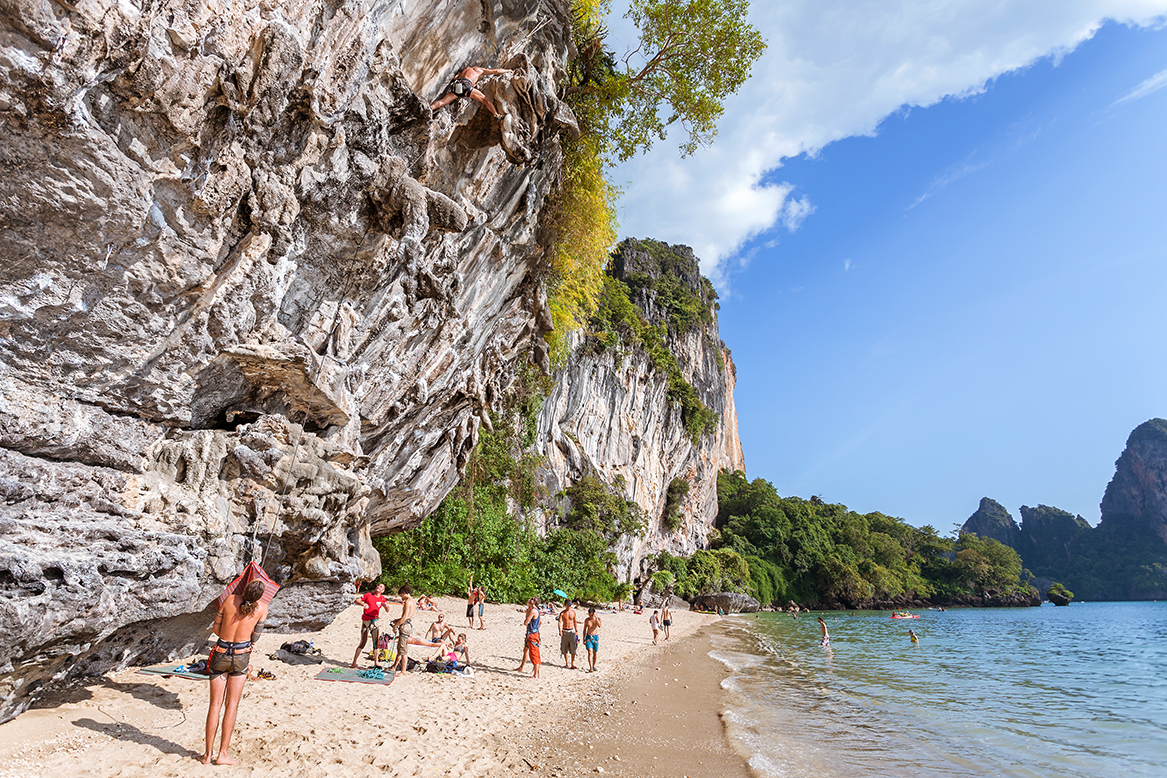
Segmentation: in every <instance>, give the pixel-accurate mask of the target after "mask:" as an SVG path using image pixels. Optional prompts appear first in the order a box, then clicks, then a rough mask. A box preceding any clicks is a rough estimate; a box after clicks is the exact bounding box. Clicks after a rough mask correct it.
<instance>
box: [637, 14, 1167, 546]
mask: <svg viewBox="0 0 1167 778" xmlns="http://www.w3.org/2000/svg"><path fill="white" fill-rule="evenodd" d="M921 5H927V6H928V7H929V9H930V12H929V13H928V14H927V15H924V16H921V17H920V18H919V19H911V18H903V17H905V16H910V14H911V13H912V12H914V11H915V10H916V9H917V8H919V7H920V6H921ZM980 5H983V4H975V3H972V4H969V3H961V2H954V3H940V2H936V3H927V4H906V5H904V6H903V8H904V9H905V10H904V13H903V14H900V15H898V16H897V15H894V14H892V15H889V16H886V17H885V18H883V19H880V20H874V21H873V20H871V19H860V20H853V22H854V23H853V25H851V26H852V27H853V31H852V32H846V31H845V32H843V33H841V34H840V33H837V30H838V27H839V24H838V16H837V13H836V14H834V15H832V14H831V13H827V14H826V17H827V18H826V19H823V18H818V17H819V16H820V15H821V14H823V13H824V9H825V10H826V11H831V10H832V9H833V10H834V11H835V12H839V11H840V9H842V10H843V11H846V10H848V9H851V8H862V7H863V6H862V5H848V4H846V3H829V2H818V3H809V2H808V3H798V2H794V3H788V4H784V5H783V6H782V12H781V14H780V18H773V17H772V16H770V15H769V14H770V13H771V11H772V9H771V8H770V7H769V6H766V9H765V11H766V14H767V15H765V16H764V18H760V19H757V20H755V21H754V23H755V24H757V25H758V26H759V27H760V28H762V29H763V32H765V33H767V38H768V39H769V40H770V41H771V49H772V52H771V53H768V54H767V57H768V58H770V60H771V61H763V62H762V63H759V64H760V67H759V71H760V76H761V77H762V80H763V82H764V84H763V87H764V89H763V91H762V92H758V91H753V92H751V89H753V90H757V86H756V85H747V88H746V89H745V90H743V99H742V100H740V101H738V103H736V104H731V105H730V106H729V107H728V110H727V114H726V120H725V122H723V125H722V133H721V135H720V136H719V140H718V141H717V142H716V143H715V145H714V148H713V149H710V150H707V151H703V152H699V153H698V155H695V156H694V157H692V158H689V159H688V160H678V159H677V158H676V152H675V147H672V148H667V149H655V150H654V151H653V152H651V153H650V154H649V155H647V156H646V157H645V158H641V159H638V160H637V161H635V162H634V163H633V164H632V165H630V166H626V167H625V168H622V169H621V170H620V171H618V172H619V173H624V174H625V175H626V176H628V177H630V178H632V177H634V176H635V177H636V178H632V180H634V181H643V180H644V179H643V175H644V172H645V170H646V168H647V169H651V170H659V171H664V172H663V174H662V175H661V176H660V178H663V179H664V180H667V181H670V186H669V187H668V189H669V191H668V192H666V193H664V196H663V197H662V196H661V195H656V196H657V198H658V199H664V200H665V202H666V206H664V207H661V206H658V205H656V204H655V203H654V202H653V201H652V198H653V196H654V193H653V192H652V191H651V189H650V188H648V187H647V186H646V185H644V184H642V183H637V184H635V185H633V186H632V187H631V189H632V191H631V192H630V195H631V197H626V199H625V206H624V214H623V219H622V233H623V234H626V235H634V236H636V237H655V238H659V239H662V240H667V241H670V242H682V243H688V244H689V245H693V246H694V247H695V248H697V249H698V253H699V255H701V256H702V257H703V260H704V261H703V268H704V270H705V272H706V274H707V275H710V276H711V277H713V278H714V279H715V280H716V281H717V282H718V284H719V287H720V288H721V290H722V295H723V297H722V306H721V313H720V320H721V332H722V337H723V339H724V340H725V341H726V343H727V344H728V345H729V346H730V348H731V349H732V351H733V354H734V360H735V362H736V364H737V368H738V385H737V393H736V400H737V406H738V416H739V420H740V423H741V435H742V440H743V445H744V447H745V453H746V462H747V466H748V472H749V475H750V476H751V477H762V478H766V479H767V480H770V481H771V482H773V483H774V485H775V486H776V487H777V488H778V490H779V492H780V493H782V494H797V495H800V496H804V497H809V496H810V495H812V494H818V495H820V496H822V497H823V499H826V500H828V501H832V502H842V503H845V504H847V505H848V506H850V507H852V508H854V509H856V510H860V511H864V512H866V511H874V510H880V511H883V512H885V513H889V514H893V515H897V516H901V517H903V518H905V519H907V520H908V521H909V522H911V523H913V524H932V525H934V526H935V527H937V528H938V529H940V530H941V531H948V530H949V529H951V528H952V527H953V526H954V525H957V524H959V523H961V522H963V520H964V519H965V518H967V516H968V515H969V514H970V513H971V512H972V511H973V510H975V508H976V506H977V502H978V500H979V499H980V498H981V497H982V496H986V495H987V496H990V497H993V498H995V499H997V500H998V501H1000V502H1001V503H1002V504H1004V505H1005V506H1006V507H1007V508H1008V509H1009V510H1010V511H1011V512H1012V513H1013V514H1014V516H1015V517H1016V518H1018V519H1019V518H1020V516H1019V514H1018V511H1017V509H1018V507H1019V506H1020V505H1022V504H1027V505H1037V504H1038V503H1043V504H1047V505H1056V506H1058V507H1061V508H1064V509H1066V510H1069V511H1072V512H1074V513H1080V514H1081V515H1083V516H1084V517H1085V518H1086V519H1087V520H1089V521H1090V522H1091V523H1095V522H1097V520H1098V503H1099V501H1100V499H1101V497H1102V494H1103V491H1104V489H1105V487H1106V484H1107V482H1108V481H1109V479H1110V477H1111V475H1112V474H1113V471H1114V460H1115V459H1116V458H1117V457H1118V455H1119V454H1120V453H1121V451H1122V447H1123V445H1124V443H1125V440H1126V436H1127V435H1128V434H1129V433H1130V431H1131V429H1133V428H1134V427H1135V426H1136V425H1137V424H1139V423H1141V422H1143V421H1145V420H1146V419H1148V418H1151V417H1153V416H1167V394H1165V392H1164V388H1165V387H1167V345H1165V343H1167V341H1165V340H1164V334H1165V328H1164V326H1163V323H1164V316H1163V313H1162V311H1163V309H1164V304H1163V297H1164V292H1167V146H1165V144H1164V139H1165V138H1167V88H1162V89H1159V88H1158V87H1160V86H1167V30H1165V29H1163V25H1162V19H1161V18H1160V19H1158V20H1157V19H1156V18H1155V15H1156V14H1162V13H1164V11H1167V8H1164V7H1163V6H1162V5H1161V4H1160V5H1156V4H1154V3H1087V2H1081V3H1071V2H1066V3H1064V5H1056V6H1051V8H1053V9H1055V10H1061V9H1065V12H1064V13H1060V15H1059V13H1045V14H1041V13H1029V11H1030V10H1032V6H1034V5H1042V4H1041V3H1027V4H1009V3H1001V4H997V5H995V6H993V8H994V9H1000V8H1004V9H1005V10H1003V11H1000V12H997V11H996V10H995V13H996V15H995V16H991V18H986V15H985V14H984V13H983V10H982V9H981V8H980ZM792 7H793V10H791V8H792ZM1018 8H1020V9H1022V10H1021V11H1017V9H1018ZM938 9H946V10H947V11H948V12H946V13H939V12H938ZM1046 10H1047V11H1048V10H1049V9H1046ZM970 14H971V16H970ZM1124 14H1126V16H1124ZM845 15H846V14H845ZM1108 16H1109V17H1116V18H1120V19H1126V20H1127V21H1128V22H1133V24H1119V23H1115V22H1113V21H1105V18H1106V17H1108ZM848 18H849V16H848ZM773 24H777V25H780V26H781V27H782V29H781V30H779V29H778V28H777V27H773V28H770V29H768V25H773ZM880 24H884V25H885V26H884V27H882V28H880ZM1138 25H1146V26H1138ZM872 28H875V29H876V30H877V31H878V34H875V35H869V34H868V31H869V30H871V29H872ZM816 31H817V32H818V33H819V34H818V36H817V37H816V35H815V33H816ZM849 35H850V36H851V37H850V38H848V36H849ZM840 37H842V38H844V39H846V40H845V41H844V42H843V43H840V42H839V41H838V40H837V39H838V38H840ZM808 40H809V41H810V43H806V41H808ZM916 40H920V41H924V43H923V44H921V45H920V46H919V47H918V49H912V46H913V45H914V44H913V41H916ZM937 41H940V43H939V44H938V43H937ZM776 45H777V50H775V47H776ZM836 45H842V46H843V48H844V49H845V52H846V53H845V54H838V53H836V52H835V51H833V49H832V47H833V46H836ZM800 46H801V47H802V48H801V49H799V48H798V47H800ZM808 47H809V48H808ZM937 52H940V53H939V54H937ZM808 62H809V63H810V65H809V66H808V65H807V64H806V63H808ZM792 63H793V64H792ZM799 68H802V70H801V72H796V73H795V75H794V76H789V73H791V72H793V71H798V70H799ZM905 74H906V75H905ZM788 77H789V81H787V80H784V79H787V78H788ZM897 79H899V81H897ZM1140 85H1142V88H1141V89H1140ZM763 93H765V94H767V95H776V96H777V99H776V100H770V99H769V97H759V95H760V94H763ZM824 93H825V94H826V96H825V97H821V98H820V97H819V96H818V95H820V94H824ZM872 95H876V97H874V98H873V97H872ZM759 139H765V142H764V143H763V144H762V145H763V146H764V148H765V149H767V151H765V152H763V153H761V154H759V153H758V152H757V149H758V146H759ZM662 145H667V144H662ZM664 152H670V153H671V156H667V155H666V154H665V153H664ZM729 160H734V161H735V162H734V163H730V162H729ZM742 160H745V161H744V162H742ZM739 162H740V164H741V165H743V167H741V168H740V169H738V170H736V171H731V173H733V175H731V176H727V177H725V179H724V180H725V183H724V186H723V187H722V188H721V189H720V190H719V188H718V184H717V182H716V181H715V180H713V178H711V177H710V176H709V175H708V174H703V172H702V171H709V170H711V169H714V168H719V169H723V168H726V167H732V164H737V163H739ZM689 180H693V181H698V182H710V181H712V184H711V185H703V186H697V187H693V188H692V189H686V186H685V183H686V181H689ZM686 198H688V199H691V200H692V201H693V202H687V201H686ZM670 200H671V201H670ZM670 208H672V209H674V210H676V211H679V212H680V213H685V212H686V210H687V209H693V212H694V213H697V212H701V211H706V212H710V213H714V214H716V213H717V212H718V209H719V208H721V209H722V210H723V212H725V213H735V214H741V215H740V217H738V218H737V220H736V221H734V220H733V219H727V218H715V219H711V220H709V221H708V223H707V224H702V223H701V221H700V219H696V218H684V219H675V218H673V219H670V218H669V210H670Z"/></svg>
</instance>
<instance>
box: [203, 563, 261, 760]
mask: <svg viewBox="0 0 1167 778" xmlns="http://www.w3.org/2000/svg"><path fill="white" fill-rule="evenodd" d="M263 593H264V585H263V581H252V582H251V583H249V584H247V586H246V587H245V588H244V589H243V592H242V594H239V593H236V594H232V595H231V596H230V597H228V598H227V599H226V600H224V601H223V604H222V605H220V606H219V612H218V613H217V614H215V627H214V631H215V635H217V636H218V641H217V642H216V643H215V648H214V650H212V651H211V657H210V659H208V660H207V673H208V675H210V677H211V700H210V704H209V705H208V706H207V731H206V734H207V750H206V751H204V752H203V755H202V756H201V757H199V761H200V762H202V763H203V764H210V763H211V750H212V749H213V748H214V747H215V732H216V731H217V730H218V729H219V710H220V709H221V708H222V707H223V702H224V701H226V703H227V707H226V709H225V710H224V711H223V736H222V739H221V740H220V742H219V755H218V756H216V757H215V764H237V762H236V761H235V760H234V759H232V758H230V757H229V756H227V749H228V748H230V746H231V734H232V733H233V732H234V731H235V714H236V713H238V711H239V698H240V697H241V696H242V695H243V685H244V684H245V683H247V665H248V664H250V662H251V648H252V646H253V645H254V644H255V641H257V640H259V635H260V633H262V632H263V624H264V620H265V619H266V618H267V603H265V602H263V601H262V598H263Z"/></svg>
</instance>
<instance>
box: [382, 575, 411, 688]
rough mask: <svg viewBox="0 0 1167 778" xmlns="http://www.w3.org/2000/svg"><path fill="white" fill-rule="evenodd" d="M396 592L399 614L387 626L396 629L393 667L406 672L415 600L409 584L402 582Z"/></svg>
mask: <svg viewBox="0 0 1167 778" xmlns="http://www.w3.org/2000/svg"><path fill="white" fill-rule="evenodd" d="M397 594H398V595H399V596H400V597H401V615H400V616H399V617H397V618H396V619H394V620H393V621H392V622H390V625H389V626H391V627H393V628H394V629H396V630H397V661H396V662H394V663H393V669H394V670H400V671H401V672H403V673H404V672H407V670H406V669H405V668H406V667H407V666H408V665H407V663H406V662H407V660H408V658H409V636H410V635H412V634H413V612H414V611H415V610H416V609H417V602H416V601H415V600H414V599H413V596H412V595H413V589H412V588H411V587H410V585H409V584H404V585H403V586H402V587H401V588H400V589H398V590H397Z"/></svg>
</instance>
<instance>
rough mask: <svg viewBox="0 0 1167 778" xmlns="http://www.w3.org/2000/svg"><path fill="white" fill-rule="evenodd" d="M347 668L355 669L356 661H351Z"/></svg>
mask: <svg viewBox="0 0 1167 778" xmlns="http://www.w3.org/2000/svg"><path fill="white" fill-rule="evenodd" d="M349 669H350V670H356V669H357V663H356V662H353V663H352V664H351V665H349Z"/></svg>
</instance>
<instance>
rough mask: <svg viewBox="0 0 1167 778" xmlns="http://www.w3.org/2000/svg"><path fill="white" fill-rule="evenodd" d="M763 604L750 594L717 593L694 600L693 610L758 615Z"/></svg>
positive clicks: (703, 595)
mask: <svg viewBox="0 0 1167 778" xmlns="http://www.w3.org/2000/svg"><path fill="white" fill-rule="evenodd" d="M761 607H762V604H761V603H760V602H758V601H757V600H755V599H754V598H753V597H751V596H749V595H748V594H738V593H737V592H715V593H713V594H702V595H700V596H698V597H697V598H696V599H695V600H693V608H694V609H696V610H699V611H716V610H720V611H721V612H722V613H757V612H758V611H759V610H760V609H761Z"/></svg>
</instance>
